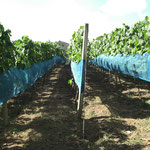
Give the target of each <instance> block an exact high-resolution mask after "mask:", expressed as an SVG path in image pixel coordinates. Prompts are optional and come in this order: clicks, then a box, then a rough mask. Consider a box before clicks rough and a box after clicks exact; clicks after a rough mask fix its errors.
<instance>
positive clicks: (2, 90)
mask: <svg viewBox="0 0 150 150" xmlns="http://www.w3.org/2000/svg"><path fill="white" fill-rule="evenodd" d="M58 62H60V63H65V61H64V60H63V59H62V58H61V57H59V56H56V57H54V58H53V59H52V60H46V61H44V62H41V63H37V64H34V65H33V66H32V67H30V68H28V69H24V70H20V69H17V68H15V67H14V68H11V69H10V70H9V71H7V72H5V73H1V74H0V105H2V104H3V103H5V102H6V101H7V100H9V99H10V98H11V97H13V96H14V95H16V94H19V93H21V92H23V91H25V90H26V89H27V88H29V87H30V86H32V85H33V84H34V82H35V81H36V80H37V79H38V78H39V77H42V76H43V75H44V74H45V73H46V72H47V71H48V70H49V69H50V68H51V67H52V66H53V65H55V64H56V63H58Z"/></svg>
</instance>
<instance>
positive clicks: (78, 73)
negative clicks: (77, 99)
mask: <svg viewBox="0 0 150 150" xmlns="http://www.w3.org/2000/svg"><path fill="white" fill-rule="evenodd" d="M84 67H85V60H81V61H80V62H79V63H75V62H71V71H72V73H73V76H74V80H75V83H76V84H77V86H78V88H79V93H83V92H84V88H85V74H84V73H85V72H84V71H83V68H84Z"/></svg>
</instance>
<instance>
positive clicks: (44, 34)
mask: <svg viewBox="0 0 150 150" xmlns="http://www.w3.org/2000/svg"><path fill="white" fill-rule="evenodd" d="M0 6H1V7H0V22H1V23H2V24H3V25H4V27H5V29H8V28H9V29H10V30H11V31H12V40H16V39H19V38H21V37H22V36H23V35H28V36H29V37H30V38H31V39H33V40H34V41H48V40H50V41H53V42H54V41H58V40H61V41H65V42H69V41H70V39H71V36H72V34H73V31H76V30H77V29H78V28H79V27H80V25H84V24H85V23H89V39H93V38H96V37H97V36H100V35H103V34H104V33H109V32H111V31H112V30H113V29H115V28H116V27H121V26H122V23H125V24H127V25H132V24H134V23H136V22H137V21H139V20H143V18H144V17H145V16H150V0H0Z"/></svg>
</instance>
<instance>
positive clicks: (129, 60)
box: [89, 53, 150, 82]
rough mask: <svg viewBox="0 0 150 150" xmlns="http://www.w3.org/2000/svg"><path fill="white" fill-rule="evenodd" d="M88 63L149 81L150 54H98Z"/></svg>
mask: <svg viewBox="0 0 150 150" xmlns="http://www.w3.org/2000/svg"><path fill="white" fill-rule="evenodd" d="M89 63H91V64H94V65H97V66H100V67H103V68H105V69H108V70H110V71H114V72H121V73H123V74H127V75H131V76H133V77H135V78H140V79H142V80H146V81H149V82H150V54H148V53H145V54H143V55H139V54H136V55H133V56H132V55H130V56H123V55H121V54H118V55H116V56H105V55H103V54H102V55H100V56H98V57H97V58H95V59H94V60H90V61H89Z"/></svg>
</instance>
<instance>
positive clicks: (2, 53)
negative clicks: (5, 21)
mask: <svg viewBox="0 0 150 150" xmlns="http://www.w3.org/2000/svg"><path fill="white" fill-rule="evenodd" d="M10 36H11V31H10V30H5V29H4V27H3V25H2V24H0V72H4V71H7V70H8V69H9V68H10V67H13V66H14V65H15V57H14V49H15V48H14V46H13V44H12V42H11V40H10Z"/></svg>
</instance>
